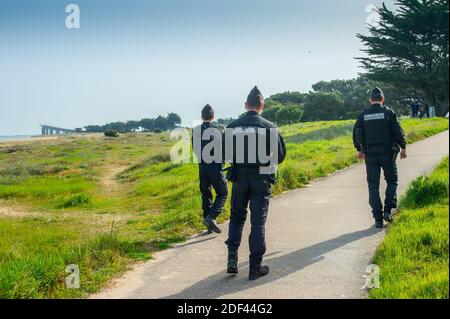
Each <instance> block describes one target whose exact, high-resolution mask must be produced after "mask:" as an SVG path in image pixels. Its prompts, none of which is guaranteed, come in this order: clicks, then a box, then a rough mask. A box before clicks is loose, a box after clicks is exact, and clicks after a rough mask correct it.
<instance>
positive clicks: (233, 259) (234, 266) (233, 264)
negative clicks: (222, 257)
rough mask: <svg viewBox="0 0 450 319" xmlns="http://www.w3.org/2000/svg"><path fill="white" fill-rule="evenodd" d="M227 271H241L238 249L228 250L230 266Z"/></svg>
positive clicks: (230, 272) (236, 272)
mask: <svg viewBox="0 0 450 319" xmlns="http://www.w3.org/2000/svg"><path fill="white" fill-rule="evenodd" d="M227 273H229V274H232V275H236V274H238V273H239V270H238V252H237V251H231V250H229V251H228V266H227Z"/></svg>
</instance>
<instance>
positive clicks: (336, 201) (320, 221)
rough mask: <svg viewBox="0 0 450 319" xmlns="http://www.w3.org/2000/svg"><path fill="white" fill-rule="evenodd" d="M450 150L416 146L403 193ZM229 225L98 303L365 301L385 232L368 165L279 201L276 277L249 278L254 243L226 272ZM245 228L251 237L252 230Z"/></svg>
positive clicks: (141, 271) (273, 246)
mask: <svg viewBox="0 0 450 319" xmlns="http://www.w3.org/2000/svg"><path fill="white" fill-rule="evenodd" d="M448 148H449V133H448V131H447V132H444V133H442V134H439V135H436V136H433V137H431V138H428V139H426V140H423V141H421V142H418V143H416V144H413V145H410V146H409V148H408V151H409V158H408V159H407V160H405V161H399V173H400V185H399V186H400V188H399V189H400V192H402V193H403V192H404V191H405V189H406V188H407V186H408V184H409V183H410V182H411V181H412V180H413V179H414V178H416V177H417V176H419V175H422V174H425V173H429V172H430V171H432V169H433V168H434V167H435V166H436V165H437V164H438V163H439V162H440V161H441V159H442V158H443V157H444V156H447V155H448ZM382 187H383V188H384V187H385V186H384V184H382ZM248 222H249V220H248ZM222 227H223V228H224V233H223V234H221V235H218V236H216V235H208V236H205V235H199V236H196V237H194V238H192V239H191V240H189V241H188V242H186V243H184V244H180V245H178V246H176V247H175V248H173V249H169V250H166V251H163V252H160V253H157V254H156V255H155V260H153V261H150V262H147V263H144V264H141V265H138V266H136V267H134V269H133V270H132V271H130V272H128V273H126V274H125V275H124V276H122V277H121V278H120V279H118V280H115V281H114V282H112V283H111V287H110V288H108V289H105V290H104V291H102V292H101V293H99V294H97V295H94V296H92V298H194V299H196V298H273V299H286V298H320V299H322V298H364V297H366V295H367V292H366V291H364V290H362V289H361V287H362V286H363V285H364V281H365V279H364V278H363V275H364V273H365V269H366V267H367V265H368V264H369V263H370V259H371V257H372V256H373V254H374V252H375V250H376V247H377V246H378V244H379V243H380V242H381V240H382V239H383V236H384V232H385V231H377V230H376V229H375V228H374V227H373V220H372V214H371V213H370V208H369V205H368V191H367V185H366V179H365V169H364V166H363V165H356V166H353V167H351V168H348V169H346V170H343V171H341V172H338V173H336V174H333V175H331V176H329V177H327V178H323V179H321V180H318V181H315V182H313V183H311V184H310V185H309V186H308V187H306V188H304V189H298V190H294V191H291V192H289V193H286V194H283V195H281V196H278V197H276V198H274V199H272V201H271V206H270V213H269V220H268V224H267V243H268V251H267V256H266V264H267V265H269V266H270V267H271V273H270V275H269V276H267V277H265V278H263V279H261V280H259V281H255V282H249V281H248V279H247V275H248V262H247V260H248V247H247V246H248V244H247V241H246V240H244V241H243V244H242V246H241V250H240V272H241V273H240V274H239V275H238V276H237V277H231V276H228V275H227V274H226V273H225V266H226V247H225V245H224V241H225V240H226V233H227V230H228V229H227V227H225V226H222ZM245 231H246V233H245V235H244V237H243V238H246V237H247V236H248V231H249V227H248V225H247V227H246V230H245Z"/></svg>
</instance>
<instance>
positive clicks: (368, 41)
mask: <svg viewBox="0 0 450 319" xmlns="http://www.w3.org/2000/svg"><path fill="white" fill-rule="evenodd" d="M396 8H397V9H396V10H395V11H391V10H389V9H387V7H386V6H385V5H384V4H383V6H382V7H381V8H380V9H379V14H380V23H379V24H378V25H373V26H369V35H368V36H365V35H361V34H358V35H357V37H358V38H360V39H361V41H362V42H363V44H364V46H365V49H363V50H362V51H363V52H365V53H366V54H367V56H366V57H363V58H358V60H360V61H361V63H362V67H363V68H364V70H365V71H366V72H365V73H364V74H361V75H360V76H359V77H357V78H355V79H350V80H334V81H328V82H326V81H321V82H318V83H316V84H314V85H313V91H311V92H309V93H301V92H285V93H279V94H275V95H273V96H271V97H270V98H269V99H267V101H266V109H265V111H264V114H263V115H264V116H265V117H266V118H267V119H269V120H271V121H273V122H276V123H277V124H280V125H284V124H291V123H295V122H303V121H305V122H306V121H326V120H338V119H352V118H355V117H356V116H357V114H358V113H359V112H361V110H362V109H363V108H364V107H365V106H367V105H368V96H369V91H370V90H371V89H372V88H373V87H375V86H379V87H381V88H382V89H383V91H384V93H385V95H386V101H387V105H388V106H389V107H391V108H393V109H394V110H395V111H396V112H397V113H398V114H400V115H409V114H410V107H409V106H410V103H411V100H412V99H419V100H422V101H425V102H426V103H427V104H428V105H431V106H435V107H436V109H437V114H438V115H440V116H445V115H446V114H447V113H448V111H449V72H448V68H449V51H448V50H449V0H397V1H396Z"/></svg>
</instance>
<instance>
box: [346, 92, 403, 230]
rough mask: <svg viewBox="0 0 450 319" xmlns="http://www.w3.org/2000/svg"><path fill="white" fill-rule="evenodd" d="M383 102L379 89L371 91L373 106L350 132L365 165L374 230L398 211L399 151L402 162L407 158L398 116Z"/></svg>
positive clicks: (368, 108)
mask: <svg viewBox="0 0 450 319" xmlns="http://www.w3.org/2000/svg"><path fill="white" fill-rule="evenodd" d="M384 101H385V97H384V93H383V91H382V90H381V89H380V88H375V89H373V90H372V93H371V95H370V103H371V104H372V106H370V107H367V108H366V109H364V111H363V112H362V113H361V114H360V115H359V116H358V119H357V121H356V124H355V127H354V130H353V142H354V145H355V148H356V149H357V150H358V156H359V158H360V159H365V162H366V170H367V182H368V184H369V203H370V206H371V207H372V213H373V217H374V218H375V226H376V227H377V228H383V226H384V225H383V224H384V223H383V219H384V220H385V221H386V222H392V210H393V209H395V208H397V186H398V171H397V162H396V161H397V157H398V154H399V152H400V158H401V159H405V158H406V157H407V152H406V140H405V134H404V132H403V129H402V128H401V126H400V123H399V121H398V118H397V114H396V113H395V112H394V111H393V110H392V109H390V108H388V107H386V106H384V105H383V104H384ZM400 149H401V151H400ZM381 169H383V172H384V177H385V180H386V182H387V188H386V200H385V203H384V208H383V204H382V202H381V198H380V174H381Z"/></svg>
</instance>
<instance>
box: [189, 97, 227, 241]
mask: <svg viewBox="0 0 450 319" xmlns="http://www.w3.org/2000/svg"><path fill="white" fill-rule="evenodd" d="M202 120H203V123H202V125H201V126H200V127H197V128H194V130H198V133H199V134H198V135H196V134H195V133H194V134H193V145H194V153H195V155H196V156H197V159H198V160H199V178H200V192H201V195H202V209H203V219H204V220H203V224H204V225H205V226H206V227H207V228H208V232H209V233H212V232H215V233H221V232H222V231H221V229H220V228H219V227H218V225H217V222H216V219H217V217H218V216H219V215H220V214H221V212H222V209H223V207H224V205H225V202H226V200H227V197H228V184H227V181H226V179H225V175H224V173H223V158H224V157H223V154H219V157H218V158H219V160H215V159H217V156H215V155H217V154H214V151H215V149H214V148H212V149H211V153H210V154H205V153H204V150H205V147H206V145H208V144H209V143H211V142H212V140H213V139H216V141H217V143H220V145H221V146H220V148H222V149H223V147H222V145H223V133H222V131H220V129H219V128H218V127H217V126H216V125H214V124H213V123H212V122H213V121H214V110H213V108H212V107H211V106H210V105H209V104H208V105H206V106H205V107H204V108H203V110H202ZM205 131H207V132H206V133H207V134H205V136H204V133H205ZM194 138H199V141H197V142H198V144H196V143H195V142H194ZM196 145H198V146H199V147H198V148H197V147H196ZM205 155H206V156H205ZM206 157H208V158H206ZM212 189H214V191H215V193H216V199H215V200H214V203H213V193H212Z"/></svg>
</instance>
